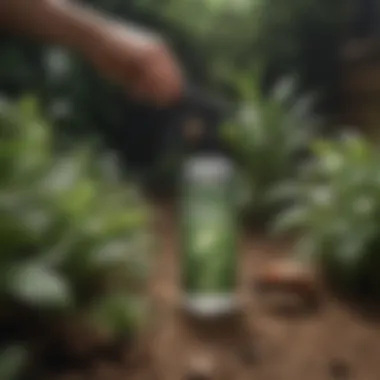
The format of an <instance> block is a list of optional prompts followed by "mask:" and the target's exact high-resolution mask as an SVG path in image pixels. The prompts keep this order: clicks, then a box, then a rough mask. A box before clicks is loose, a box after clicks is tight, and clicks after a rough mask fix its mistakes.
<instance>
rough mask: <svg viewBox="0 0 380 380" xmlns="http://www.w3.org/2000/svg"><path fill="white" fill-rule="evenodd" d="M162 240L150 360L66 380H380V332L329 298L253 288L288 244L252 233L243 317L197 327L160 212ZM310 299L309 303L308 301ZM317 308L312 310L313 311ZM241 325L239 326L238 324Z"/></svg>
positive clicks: (96, 368) (244, 255) (170, 230)
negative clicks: (183, 304)
mask: <svg viewBox="0 0 380 380" xmlns="http://www.w3.org/2000/svg"><path fill="white" fill-rule="evenodd" d="M157 225H158V231H159V235H160V236H161V237H162V241H161V246H160V249H159V251H158V252H157V257H156V258H157V271H156V274H155V276H154V277H153V278H152V284H151V296H152V300H153V303H152V305H153V311H152V322H153V323H152V325H151V328H150V329H149V331H148V332H147V334H145V335H146V336H145V337H144V338H142V339H141V342H142V343H141V344H142V347H143V348H144V349H143V352H144V356H143V357H141V358H140V361H139V362H136V364H137V366H136V367H135V368H134V369H129V370H127V369H125V368H122V367H121V366H120V365H119V366H118V365H115V364H110V363H107V362H106V361H102V360H99V361H98V362H97V363H96V364H94V365H93V368H92V369H91V370H88V369H87V370H86V372H83V371H82V372H78V373H72V374H70V375H68V374H66V375H65V376H64V377H60V379H62V380H71V379H72V380H74V379H75V380H84V379H86V380H117V379H127V378H128V379H136V380H187V379H188V380H202V379H204V380H206V379H210V380H211V379H215V380H224V379H225V380H232V379H234V380H245V379H247V380H248V379H249V380H254V379H255V380H354V379H361V380H378V379H379V378H380V360H379V358H380V324H379V323H378V322H377V321H376V320H365V319H363V317H361V316H360V315H359V313H357V312H356V311H355V310H354V309H352V308H348V306H346V305H344V304H343V303H341V302H339V301H337V300H336V299H334V298H333V297H332V296H331V295H330V294H328V293H327V292H322V293H321V294H320V295H319V299H318V302H315V299H314V300H313V302H308V301H310V298H308V297H306V298H297V297H296V296H297V294H293V293H291V292H281V291H278V292H277V293H276V292H268V293H266V292H264V291H263V290H261V289H260V288H258V287H255V286H254V284H255V278H256V277H257V274H258V271H259V270H260V268H262V266H263V265H265V264H266V263H268V262H270V261H271V260H273V259H274V258H278V257H284V256H285V257H286V256H289V255H290V254H291V248H290V247H289V244H287V243H286V242H273V241H272V242H270V241H268V240H267V239H265V238H262V237H260V236H255V235H254V234H252V233H248V234H247V236H245V237H244V238H243V239H242V240H243V241H242V250H241V278H240V284H239V289H240V294H241V295H242V296H243V297H242V299H244V300H246V301H247V303H246V305H247V306H246V308H245V310H244V314H243V315H242V316H239V318H240V317H241V318H240V319H239V318H238V319H236V318H235V319H234V318H232V319H229V320H226V321H224V322H223V321H221V322H220V323H214V322H212V323H209V324H202V323H201V324H199V323H195V322H194V321H192V320H189V318H185V317H184V316H183V315H182V314H181V313H178V312H177V311H176V310H177V309H176V304H177V300H178V297H179V286H178V284H179V271H178V268H179V255H178V249H177V247H178V245H177V243H176V239H175V236H176V229H175V226H176V223H175V221H174V220H173V218H172V213H171V212H169V211H168V209H167V208H165V210H164V211H163V209H162V208H161V209H160V210H159V220H158V223H157ZM310 297H311V295H310ZM311 305H312V307H310V306H311ZM239 321H240V323H239Z"/></svg>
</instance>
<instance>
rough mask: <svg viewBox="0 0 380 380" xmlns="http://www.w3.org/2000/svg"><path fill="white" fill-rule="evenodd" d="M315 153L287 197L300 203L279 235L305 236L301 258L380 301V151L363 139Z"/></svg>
mask: <svg viewBox="0 0 380 380" xmlns="http://www.w3.org/2000/svg"><path fill="white" fill-rule="evenodd" d="M313 152H314V154H315V159H314V160H313V161H311V162H310V163H309V165H307V166H306V167H305V168H304V170H303V171H302V174H301V175H300V178H299V181H297V182H294V183H293V184H289V185H288V187H287V191H285V192H284V193H286V192H287V193H288V196H291V197H292V199H293V200H294V202H295V204H294V205H293V207H291V208H290V209H288V210H286V211H285V212H284V213H283V214H282V215H280V216H279V218H278V220H277V222H276V225H275V226H276V230H277V231H291V230H294V229H296V230H297V231H298V232H302V238H301V239H300V240H299V243H298V245H297V252H298V254H299V255H300V256H299V257H300V258H301V259H306V260H312V261H315V262H316V263H317V264H319V265H320V266H321V269H322V271H323V273H325V275H326V276H327V279H328V280H332V281H333V282H332V283H333V285H337V286H338V289H340V290H345V291H349V292H352V294H355V293H357V294H359V293H360V294H361V295H362V297H364V296H369V297H372V296H376V295H377V296H378V295H379V290H380V280H379V276H378V268H379V264H380V256H379V252H378V251H377V250H378V249H379V247H380V237H379V236H380V167H379V159H380V152H379V151H378V150H377V149H376V147H375V146H372V145H371V143H370V142H369V141H366V140H365V139H364V138H362V137H359V136H356V137H355V136H348V137H346V138H344V139H341V140H337V141H318V142H316V143H315V144H314V145H313ZM284 189H285V188H284ZM284 189H283V190H284Z"/></svg>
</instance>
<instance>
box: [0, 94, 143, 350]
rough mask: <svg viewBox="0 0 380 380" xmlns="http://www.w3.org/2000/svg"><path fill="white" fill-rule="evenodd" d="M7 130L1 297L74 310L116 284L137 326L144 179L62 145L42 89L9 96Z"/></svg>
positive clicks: (131, 325) (0, 215) (127, 323)
mask: <svg viewBox="0 0 380 380" xmlns="http://www.w3.org/2000/svg"><path fill="white" fill-rule="evenodd" d="M0 133H1V137H2V138H1V142H0V145H1V147H0V150H1V153H0V167H1V170H0V246H1V254H0V271H1V273H0V279H1V280H0V302H3V301H2V300H4V302H5V300H9V299H11V300H14V301H15V302H17V303H18V304H23V305H26V306H27V307H29V308H31V309H34V310H37V311H38V312H42V313H45V312H48V313H49V312H51V311H54V312H59V313H73V312H74V313H75V312H76V311H77V310H79V309H83V308H89V307H90V308H91V307H92V306H91V305H92V304H97V303H98V302H99V301H100V300H105V301H104V302H105V304H107V302H108V301H107V299H108V297H111V296H112V297H113V296H114V295H115V292H116V293H117V294H119V297H118V302H119V303H120V306H119V307H123V310H124V314H120V315H122V316H124V317H125V319H124V324H122V326H123V329H131V330H132V331H133V330H134V329H135V325H136V324H137V322H138V321H137V320H136V319H135V316H136V318H137V315H138V313H137V312H136V311H134V310H135V309H136V306H133V307H132V306H131V307H129V306H128V305H129V299H130V298H131V297H132V298H133V297H135V298H136V297H139V296H141V295H142V292H143V291H144V284H145V281H146V276H147V274H148V270H149V265H148V264H149V256H148V253H149V244H150V236H149V234H148V229H147V227H148V224H147V223H148V218H149V214H148V212H147V209H146V208H145V206H144V203H143V202H142V199H141V198H140V196H139V193H138V191H137V189H135V188H134V187H132V186H131V185H129V184H122V183H121V182H120V180H119V175H118V173H116V172H115V170H114V169H115V166H114V164H113V162H112V160H110V159H109V157H102V158H99V157H96V156H95V154H94V153H95V152H94V151H93V150H92V149H89V148H80V149H77V150H75V151H71V152H67V153H66V154H65V155H59V156H57V155H56V154H54V152H53V150H52V144H51V137H52V136H51V128H50V126H49V125H48V124H46V122H45V121H44V119H43V117H42V116H41V114H40V113H39V111H38V106H37V104H36V103H35V101H34V100H33V98H24V99H23V100H22V101H21V102H20V103H19V104H12V103H9V104H7V103H4V104H3V105H2V109H1V113H0ZM131 302H132V301H131ZM3 305H4V304H3ZM131 305H132V304H131ZM133 305H135V303H134V304H133ZM112 307H113V308H115V307H116V306H115V301H113V303H112ZM103 308H104V307H103ZM128 310H130V311H131V312H130V313H129V314H128V313H127V311H128ZM110 315H112V313H111V314H110ZM120 318H121V317H119V319H118V320H117V321H116V320H114V319H112V318H110V319H109V320H108V324H111V325H112V324H113V323H116V322H117V324H118V326H120V325H121V322H120ZM111 328H112V326H111ZM12 352H13V351H12Z"/></svg>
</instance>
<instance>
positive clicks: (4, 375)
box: [0, 345, 28, 380]
mask: <svg viewBox="0 0 380 380" xmlns="http://www.w3.org/2000/svg"><path fill="white" fill-rule="evenodd" d="M27 359H28V353H27V350H26V349H25V347H23V346H16V345H15V346H10V347H7V348H6V349H5V350H4V351H2V352H1V353H0V379H1V380H16V379H17V376H18V375H19V373H20V371H21V370H22V369H23V367H24V366H25V365H26V362H27Z"/></svg>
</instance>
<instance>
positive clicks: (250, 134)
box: [223, 76, 314, 219]
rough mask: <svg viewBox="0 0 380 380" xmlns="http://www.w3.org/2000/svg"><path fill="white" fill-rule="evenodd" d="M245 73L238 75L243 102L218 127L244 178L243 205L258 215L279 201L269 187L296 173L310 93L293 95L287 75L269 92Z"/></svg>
mask: <svg viewBox="0 0 380 380" xmlns="http://www.w3.org/2000/svg"><path fill="white" fill-rule="evenodd" d="M250 78H251V76H249V77H248V78H247V77H245V76H242V77H241V79H240V82H239V85H240V87H239V88H240V90H239V91H240V93H241V94H242V97H243V98H244V100H245V106H243V108H242V109H241V113H240V115H239V116H238V118H237V122H235V121H233V122H232V123H230V124H226V126H225V128H224V132H223V133H224V135H225V138H226V139H227V140H228V141H229V143H230V145H231V147H232V148H233V150H234V152H235V156H236V158H237V160H238V161H239V162H240V164H241V168H242V171H243V176H244V178H245V179H246V182H247V183H246V188H247V192H248V207H247V208H246V210H247V211H248V212H249V213H250V214H251V215H252V216H253V217H255V218H259V219H261V218H262V217H267V216H270V215H271V212H272V211H275V210H276V208H277V206H279V205H277V204H276V202H275V201H274V199H273V198H272V195H271V193H272V192H273V190H274V189H275V188H276V187H278V186H279V184H280V183H282V181H284V180H285V179H288V178H289V177H292V176H293V175H294V174H295V173H296V170H297V161H298V160H297V159H298V157H297V156H298V155H300V154H301V153H303V152H304V151H305V149H306V147H307V144H308V142H309V139H310V137H311V135H312V133H313V129H314V121H313V119H312V118H311V114H310V105H311V104H312V102H311V101H312V99H309V98H306V97H304V98H301V99H297V98H296V97H295V96H294V89H295V86H294V82H293V81H292V80H291V79H290V78H285V79H284V80H282V81H281V82H279V83H278V84H277V86H275V88H274V89H273V91H272V93H271V94H270V95H269V96H265V95H264V94H263V93H262V91H261V90H260V86H259V84H258V82H259V81H258V79H256V80H255V81H253V80H252V79H251V80H250ZM257 78H259V76H258V77H257Z"/></svg>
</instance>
